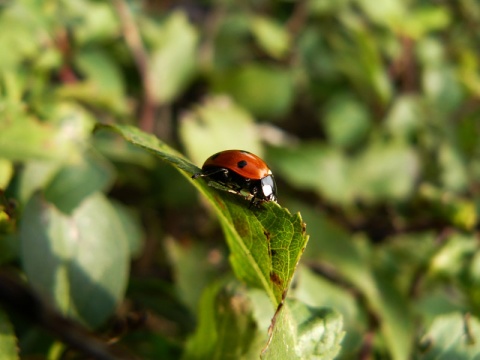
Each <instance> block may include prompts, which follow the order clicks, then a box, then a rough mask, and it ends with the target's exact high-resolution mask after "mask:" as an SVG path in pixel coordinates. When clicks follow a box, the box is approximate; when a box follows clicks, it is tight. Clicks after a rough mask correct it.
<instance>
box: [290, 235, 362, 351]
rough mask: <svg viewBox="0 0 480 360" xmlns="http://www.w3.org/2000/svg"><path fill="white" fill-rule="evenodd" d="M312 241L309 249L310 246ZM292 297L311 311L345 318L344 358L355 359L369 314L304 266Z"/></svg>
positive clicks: (354, 300)
mask: <svg viewBox="0 0 480 360" xmlns="http://www.w3.org/2000/svg"><path fill="white" fill-rule="evenodd" d="M313 238H314V237H313V236H312V240H310V244H309V248H310V246H311V242H312V241H313ZM295 279H296V282H295V285H296V286H295V288H294V289H292V290H293V293H292V296H293V297H294V298H295V299H297V300H299V301H302V302H303V303H304V304H305V305H307V306H310V307H329V308H332V309H334V310H335V311H337V312H339V313H340V314H341V315H342V318H343V324H344V326H343V329H344V330H345V337H344V339H343V341H342V350H341V352H340V354H341V355H342V356H341V358H348V357H349V356H350V357H353V356H354V354H356V353H357V352H358V351H359V350H360V348H361V346H362V342H363V340H364V339H363V337H364V334H365V332H366V331H367V322H368V320H367V314H366V311H365V310H364V309H363V308H362V306H361V304H359V303H358V301H357V299H356V298H355V296H354V295H353V294H352V293H351V292H349V291H348V290H347V289H344V288H343V287H342V286H339V285H338V284H335V283H333V282H331V281H329V280H327V279H325V278H324V277H323V276H321V275H319V274H315V273H314V272H313V271H312V270H310V269H308V268H307V267H305V266H301V267H299V269H298V270H297V274H296V277H295Z"/></svg>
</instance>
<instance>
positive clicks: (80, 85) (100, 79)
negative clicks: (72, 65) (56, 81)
mask: <svg viewBox="0 0 480 360" xmlns="http://www.w3.org/2000/svg"><path fill="white" fill-rule="evenodd" d="M75 60H76V62H77V66H78V68H79V69H80V71H81V73H82V75H83V77H84V78H85V80H83V81H80V82H75V83H72V84H67V85H64V86H63V87H60V88H59V89H58V95H59V96H60V97H64V98H67V99H74V100H80V101H83V102H86V103H88V104H93V105H96V106H101V107H105V108H107V109H111V110H112V111H114V112H118V113H125V112H126V111H127V107H126V100H125V97H124V93H125V84H124V80H123V77H122V72H121V71H120V68H119V64H118V63H117V62H115V59H113V58H112V57H111V56H110V55H109V54H108V53H106V52H105V51H101V50H88V51H87V50H86V51H83V52H82V53H80V54H78V55H77V56H76V57H75Z"/></svg>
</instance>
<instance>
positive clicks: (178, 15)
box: [150, 11, 199, 104]
mask: <svg viewBox="0 0 480 360" xmlns="http://www.w3.org/2000/svg"><path fill="white" fill-rule="evenodd" d="M198 38H199V34H198V32H197V29H196V28H195V27H193V26H192V24H190V23H189V21H188V19H187V16H186V15H185V14H184V13H183V12H179V11H176V12H173V13H172V14H171V15H169V17H168V19H167V21H166V22H165V23H164V24H163V25H162V27H161V28H160V29H159V32H158V33H157V40H156V41H155V43H154V44H153V45H154V49H153V51H152V55H151V58H150V67H151V69H150V70H151V74H150V76H151V80H152V84H151V85H152V91H153V96H154V98H155V100H156V101H157V102H159V103H162V104H164V103H169V102H171V101H173V100H175V98H176V97H177V96H179V95H180V93H181V92H182V91H183V90H184V89H185V87H186V86H187V84H188V82H189V81H190V80H191V78H192V77H193V75H194V73H195V71H196V67H197V63H196V58H197V53H196V52H197V43H198Z"/></svg>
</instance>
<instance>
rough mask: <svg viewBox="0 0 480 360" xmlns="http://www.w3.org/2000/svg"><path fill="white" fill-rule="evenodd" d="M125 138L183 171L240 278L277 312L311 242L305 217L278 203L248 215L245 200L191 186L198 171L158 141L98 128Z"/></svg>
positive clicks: (200, 183)
mask: <svg viewBox="0 0 480 360" xmlns="http://www.w3.org/2000/svg"><path fill="white" fill-rule="evenodd" d="M99 127H100V128H107V129H111V130H113V131H116V132H118V133H120V134H121V135H122V136H123V137H124V138H125V139H126V140H127V141H129V142H131V143H133V144H136V145H138V146H140V147H143V148H144V149H146V150H148V151H150V152H152V153H154V154H155V155H157V156H158V157H160V158H161V159H163V160H165V161H167V162H169V163H170V164H171V165H173V166H175V167H176V168H177V169H179V170H180V171H181V173H182V174H183V175H184V176H185V177H187V178H188V179H189V180H190V181H191V182H192V183H193V184H194V185H195V186H196V187H197V188H198V189H199V190H200V191H201V192H202V193H203V194H204V195H205V196H206V197H207V199H208V200H209V201H210V203H211V204H212V206H213V208H214V210H215V211H216V213H217V216H218V218H219V220H220V223H221V226H222V228H223V231H224V233H225V235H226V240H227V243H228V246H229V248H230V262H231V264H232V267H233V270H234V271H235V274H236V275H237V277H238V278H239V279H240V280H242V281H244V282H246V283H247V284H248V285H250V286H254V287H259V288H261V289H263V290H264V291H265V292H266V293H267V294H268V296H269V298H270V300H271V301H272V303H273V304H274V306H275V307H276V306H277V305H278V304H279V303H280V301H281V299H282V297H283V295H284V293H285V292H286V290H287V289H288V287H289V285H290V282H291V280H292V277H293V274H294V271H295V268H296V266H297V263H298V261H299V260H300V257H301V255H302V253H303V250H304V249H305V247H306V244H307V241H308V236H307V235H306V234H305V228H304V223H303V221H302V219H301V217H300V214H296V215H291V214H290V213H289V212H288V210H286V209H283V208H281V207H280V206H279V205H278V204H276V203H272V202H269V203H264V204H262V205H261V207H260V208H253V209H249V207H248V202H247V201H245V199H243V198H242V197H240V196H238V195H236V194H231V193H228V192H226V191H221V190H219V189H214V188H213V187H210V186H208V184H207V182H206V181H204V180H203V179H199V180H192V179H191V176H192V175H193V174H195V173H196V172H198V171H199V169H198V168H197V167H195V166H194V165H192V164H191V163H190V162H189V161H188V160H186V159H185V158H184V157H183V156H182V155H180V154H179V153H177V152H176V151H174V150H173V149H171V148H169V147H168V146H167V145H166V144H163V143H161V142H160V141H159V140H158V139H157V138H156V137H154V136H153V135H149V134H146V133H144V132H142V131H140V130H139V129H137V128H134V127H129V126H99Z"/></svg>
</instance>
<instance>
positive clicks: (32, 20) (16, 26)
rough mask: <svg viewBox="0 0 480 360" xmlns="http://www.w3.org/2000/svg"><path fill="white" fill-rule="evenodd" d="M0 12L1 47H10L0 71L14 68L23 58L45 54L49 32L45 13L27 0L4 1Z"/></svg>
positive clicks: (3, 56) (2, 57)
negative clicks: (43, 49)
mask: <svg viewBox="0 0 480 360" xmlns="http://www.w3.org/2000/svg"><path fill="white" fill-rule="evenodd" d="M4 5H5V6H3V7H2V12H1V14H0V47H1V48H2V49H8V51H3V54H2V56H0V72H3V71H6V72H8V71H12V70H13V69H15V68H16V67H17V66H18V65H19V63H20V62H21V61H23V60H27V59H29V60H33V59H34V58H35V56H36V55H39V54H40V53H41V51H42V50H41V47H42V40H41V39H42V38H44V39H45V37H47V38H48V34H46V33H45V27H44V25H45V24H42V21H44V20H45V19H44V17H43V16H42V15H43V13H42V12H41V11H39V10H40V9H39V8H38V7H37V6H36V5H37V4H33V3H30V4H27V2H25V1H14V2H11V3H8V4H4Z"/></svg>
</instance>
